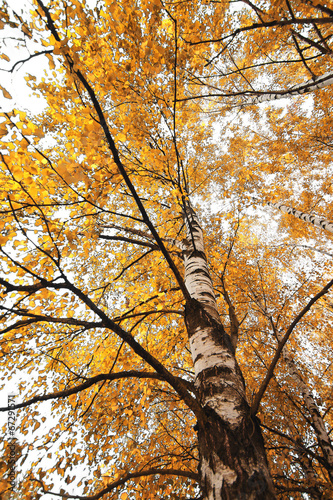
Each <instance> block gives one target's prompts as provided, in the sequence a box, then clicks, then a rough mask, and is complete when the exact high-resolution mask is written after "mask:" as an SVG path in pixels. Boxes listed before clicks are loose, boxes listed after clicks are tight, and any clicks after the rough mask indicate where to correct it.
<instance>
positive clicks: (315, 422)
mask: <svg viewBox="0 0 333 500" xmlns="http://www.w3.org/2000/svg"><path fill="white" fill-rule="evenodd" d="M283 358H284V360H285V362H286V363H287V365H288V368H289V372H290V375H291V377H292V378H293V380H294V382H295V384H296V387H298V389H299V391H300V393H301V395H302V397H303V401H304V404H305V407H306V409H307V410H308V412H309V414H310V416H311V423H312V427H313V430H314V431H315V434H316V437H317V441H318V444H319V446H320V448H321V451H322V453H323V458H324V460H323V461H324V462H325V468H326V470H327V472H328V474H329V477H330V480H331V481H332V482H333V446H332V443H331V440H330V438H329V435H328V432H327V430H326V427H325V423H324V420H323V418H322V416H321V414H320V411H319V409H318V406H317V403H316V401H315V400H314V397H313V395H312V392H311V391H310V389H309V387H308V386H307V384H306V383H305V382H304V380H303V379H302V376H301V374H300V373H299V370H298V369H297V367H296V364H295V362H294V360H293V359H292V357H291V356H290V354H289V353H288V351H286V350H285V349H284V351H283Z"/></svg>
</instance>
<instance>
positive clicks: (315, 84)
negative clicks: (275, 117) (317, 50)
mask: <svg viewBox="0 0 333 500" xmlns="http://www.w3.org/2000/svg"><path fill="white" fill-rule="evenodd" d="M332 83H333V73H332V72H329V73H325V74H324V75H321V76H318V77H316V78H312V79H311V80H308V81H307V82H305V83H302V84H299V85H294V86H293V87H291V88H290V89H288V90H280V91H278V92H276V93H275V94H274V93H273V94H262V95H258V96H255V97H252V98H250V99H249V100H247V101H246V102H245V103H244V104H245V105H252V104H259V103H261V102H268V101H275V100H277V99H283V98H285V97H293V96H296V95H302V94H308V93H309V92H313V91H315V90H318V89H322V88H323V87H327V86H329V85H332Z"/></svg>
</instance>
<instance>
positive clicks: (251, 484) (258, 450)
mask: <svg viewBox="0 0 333 500" xmlns="http://www.w3.org/2000/svg"><path fill="white" fill-rule="evenodd" d="M184 221H185V223H186V227H187V240H186V241H184V242H183V256H184V265H185V285H186V287H187V290H188V292H189V295H190V297H191V300H190V301H189V303H188V304H187V305H186V314H185V320H186V327H187V331H188V336H189V343H190V349H191V354H192V358H193V364H194V369H195V376H196V382H195V385H196V388H197V393H198V399H199V403H200V405H201V406H202V408H203V410H204V412H205V415H206V418H205V419H204V420H203V421H200V422H199V421H198V424H197V428H198V429H197V432H198V445H199V453H200V466H199V473H200V478H201V486H202V491H203V494H204V500H226V499H235V500H236V499H237V500H240V499H241V500H257V499H258V500H259V499H261V500H273V499H274V498H275V493H274V488H273V484H272V480H271V478H270V475H269V472H268V467H267V462H266V456H265V451H264V444H263V440H262V436H261V431H260V427H259V425H258V422H257V420H256V419H253V418H251V416H250V410H249V406H248V404H247V402H246V399H245V387H244V380H243V377H242V374H241V371H240V369H239V367H238V365H237V362H236V358H235V351H234V348H233V346H232V343H231V341H230V337H229V336H228V335H227V334H226V332H225V330H224V328H223V325H222V322H221V319H220V316H219V313H218V309H217V304H216V300H215V294H214V288H213V283H212V280H211V278H210V273H209V267H208V264H207V259H206V255H205V250H204V243H203V233H202V230H201V227H200V224H199V221H198V219H197V217H196V214H195V213H194V211H193V209H192V208H191V207H190V205H189V204H187V205H186V206H185V208H184Z"/></svg>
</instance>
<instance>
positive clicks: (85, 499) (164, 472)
mask: <svg viewBox="0 0 333 500" xmlns="http://www.w3.org/2000/svg"><path fill="white" fill-rule="evenodd" d="M156 474H159V475H161V476H181V477H187V478H189V479H193V480H194V481H199V475H198V474H197V473H195V472H191V471H185V470H177V469H157V468H154V469H148V470H143V471H138V472H130V473H128V474H126V476H124V477H123V478H121V479H118V480H117V481H113V482H112V483H110V484H109V485H108V486H107V487H106V488H104V489H103V490H101V491H99V492H98V493H96V494H95V495H91V496H81V495H69V494H66V493H55V492H54V491H47V490H45V489H44V485H43V484H42V483H41V481H39V480H37V481H38V482H39V483H40V484H42V488H43V492H44V493H48V494H52V495H55V496H58V497H61V498H76V499H78V500H98V499H99V498H102V496H104V495H106V494H107V493H109V492H110V491H112V490H114V489H115V488H118V487H119V486H123V485H124V484H125V483H126V482H127V481H130V480H131V479H136V478H141V477H147V476H154V475H156Z"/></svg>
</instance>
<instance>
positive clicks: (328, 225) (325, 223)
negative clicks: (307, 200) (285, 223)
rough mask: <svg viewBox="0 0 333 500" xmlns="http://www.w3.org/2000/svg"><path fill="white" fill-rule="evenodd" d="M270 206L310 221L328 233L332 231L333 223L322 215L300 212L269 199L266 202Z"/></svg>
mask: <svg viewBox="0 0 333 500" xmlns="http://www.w3.org/2000/svg"><path fill="white" fill-rule="evenodd" d="M267 204H268V205H270V206H271V207H274V208H278V209H279V210H280V211H281V212H284V213H286V214H290V215H294V216H295V217H298V218H299V219H301V220H304V221H305V222H310V223H311V224H313V225H314V226H316V227H320V228H321V229H325V230H326V231H329V232H330V233H333V223H332V222H330V221H329V220H327V219H325V218H324V217H319V216H318V215H311V214H306V213H304V212H301V211H300V210H296V209H295V208H292V207H288V206H287V205H284V204H283V203H271V202H270V201H269V202H268V203H267Z"/></svg>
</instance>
